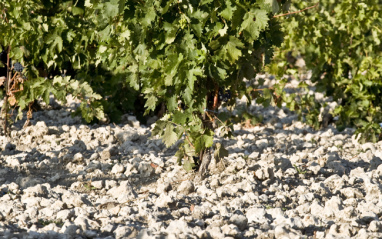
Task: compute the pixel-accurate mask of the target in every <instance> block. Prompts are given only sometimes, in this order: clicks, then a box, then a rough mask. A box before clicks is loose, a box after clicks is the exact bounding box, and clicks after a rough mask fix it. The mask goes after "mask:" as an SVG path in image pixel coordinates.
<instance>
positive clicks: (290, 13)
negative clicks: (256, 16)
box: [273, 3, 319, 18]
mask: <svg viewBox="0 0 382 239" xmlns="http://www.w3.org/2000/svg"><path fill="white" fill-rule="evenodd" d="M318 4H319V3H316V4H315V5H313V6H310V7H307V8H304V9H302V10H299V11H295V12H288V13H284V14H280V15H276V16H273V18H275V17H283V16H287V15H292V14H296V13H300V12H303V11H306V10H308V9H311V8H315V7H317V6H318Z"/></svg>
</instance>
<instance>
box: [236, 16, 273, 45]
mask: <svg viewBox="0 0 382 239" xmlns="http://www.w3.org/2000/svg"><path fill="white" fill-rule="evenodd" d="M268 21H269V17H268V15H267V12H266V11H265V10H263V9H251V10H250V11H249V12H247V13H246V14H245V15H244V20H243V23H242V24H241V28H240V31H243V34H244V38H245V39H246V40H247V42H253V41H255V40H257V39H258V38H259V35H260V32H261V31H263V30H264V29H265V27H266V26H267V25H268Z"/></svg>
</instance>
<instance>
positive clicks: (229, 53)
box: [220, 36, 244, 64]
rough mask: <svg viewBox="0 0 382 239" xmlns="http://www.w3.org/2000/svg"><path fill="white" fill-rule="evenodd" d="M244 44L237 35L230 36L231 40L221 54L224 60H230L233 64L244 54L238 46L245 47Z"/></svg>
mask: <svg viewBox="0 0 382 239" xmlns="http://www.w3.org/2000/svg"><path fill="white" fill-rule="evenodd" d="M243 47H244V44H243V43H242V42H241V41H240V40H239V39H238V38H236V37H234V36H230V37H229V41H228V42H227V44H226V45H225V46H223V47H222V49H221V51H220V52H221V55H222V58H223V60H228V61H230V62H231V64H233V63H235V62H236V61H237V60H238V59H239V57H240V56H241V55H242V53H241V50H240V49H238V48H243Z"/></svg>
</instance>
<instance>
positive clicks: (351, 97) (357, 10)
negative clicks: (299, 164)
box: [269, 0, 382, 142]
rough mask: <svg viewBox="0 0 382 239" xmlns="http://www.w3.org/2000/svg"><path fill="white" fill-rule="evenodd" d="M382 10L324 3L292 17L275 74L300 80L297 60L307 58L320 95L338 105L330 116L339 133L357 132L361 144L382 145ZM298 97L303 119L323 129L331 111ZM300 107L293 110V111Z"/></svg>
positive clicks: (371, 3)
mask: <svg viewBox="0 0 382 239" xmlns="http://www.w3.org/2000/svg"><path fill="white" fill-rule="evenodd" d="M316 3H318V1H304V2H301V1H295V2H294V3H293V5H292V10H300V9H304V8H306V7H309V6H313V5H314V4H316ZM381 10H382V4H381V2H380V1H378V0H362V1H353V0H345V1H339V2H335V3H333V1H330V0H323V1H319V5H318V7H317V8H314V9H311V10H309V11H304V12H302V13H299V14H294V15H290V16H288V17H287V18H286V19H285V20H284V21H285V22H284V24H283V28H284V29H285V33H286V36H285V41H284V43H283V46H282V47H281V48H280V49H279V51H278V52H277V57H275V61H274V62H273V64H271V65H270V67H269V69H270V71H271V72H272V73H276V74H278V75H281V74H284V73H285V71H289V72H292V73H295V75H296V76H297V75H298V73H299V71H300V73H301V69H298V67H295V66H294V64H293V61H295V60H296V58H295V57H298V56H301V57H302V58H303V59H304V60H305V62H306V69H309V70H311V72H312V77H311V81H312V83H314V86H315V90H316V91H319V92H322V93H324V94H325V96H327V97H331V98H332V99H333V100H334V101H335V102H337V106H336V108H335V109H334V110H333V111H332V112H330V113H331V114H332V115H333V116H334V117H336V119H338V120H337V121H336V124H337V126H338V128H339V129H340V130H341V129H344V128H345V127H356V128H357V132H356V133H362V137H361V140H362V141H366V140H370V141H374V142H375V141H377V140H378V139H379V136H380V134H381V129H380V127H379V123H380V122H382V112H381V106H382V101H381V97H380V95H381V93H382V72H381V69H382V68H381V67H382V65H381V60H382V58H381V57H382V54H381V47H382V46H381V37H382V30H381V29H382V18H381ZM301 88H305V89H306V90H305V93H304V95H305V96H304V97H297V96H295V97H294V99H293V101H295V102H296V104H297V105H300V108H303V109H304V110H300V111H299V113H300V115H301V116H302V117H304V118H305V119H306V120H307V121H308V123H310V124H312V125H314V126H315V127H316V128H317V127H319V125H320V123H322V122H319V120H318V115H319V114H320V112H322V110H321V109H322V108H325V102H322V101H321V102H319V101H317V100H316V99H315V97H314V95H310V94H307V92H308V91H309V89H308V88H307V85H306V84H303V85H302V87H301ZM293 106H294V105H290V107H291V108H292V109H293Z"/></svg>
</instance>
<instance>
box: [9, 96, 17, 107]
mask: <svg viewBox="0 0 382 239" xmlns="http://www.w3.org/2000/svg"><path fill="white" fill-rule="evenodd" d="M8 102H9V104H10V105H11V106H14V105H15V104H16V102H17V101H16V97H15V96H14V95H11V96H10V97H9V98H8Z"/></svg>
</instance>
